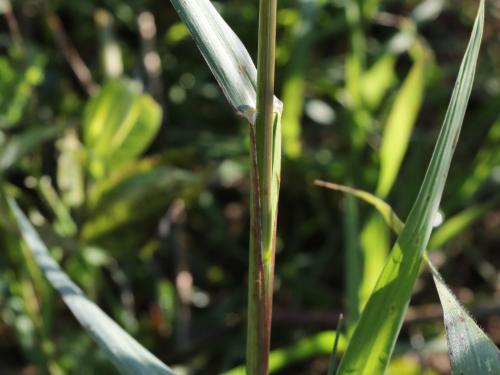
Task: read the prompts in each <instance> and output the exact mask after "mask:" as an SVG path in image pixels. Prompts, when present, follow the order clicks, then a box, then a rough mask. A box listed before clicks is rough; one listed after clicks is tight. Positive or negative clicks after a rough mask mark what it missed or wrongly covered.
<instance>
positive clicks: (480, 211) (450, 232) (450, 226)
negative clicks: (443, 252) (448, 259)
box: [429, 195, 500, 250]
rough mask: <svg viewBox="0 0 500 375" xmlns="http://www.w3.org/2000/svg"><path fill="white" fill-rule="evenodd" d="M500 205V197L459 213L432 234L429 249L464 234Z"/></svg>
mask: <svg viewBox="0 0 500 375" xmlns="http://www.w3.org/2000/svg"><path fill="white" fill-rule="evenodd" d="M499 203H500V195H497V196H496V197H494V198H492V199H491V200H489V201H488V202H485V203H481V204H476V205H474V206H471V207H468V208H466V209H465V210H463V211H461V212H459V213H458V214H456V215H455V216H452V217H450V218H449V219H447V220H446V221H445V222H444V223H443V224H442V225H440V226H439V227H438V228H437V229H436V230H435V231H434V233H433V234H432V236H431V239H430V241H429V249H430V250H433V249H437V248H439V247H441V246H443V245H444V244H445V243H447V242H448V241H450V240H451V239H452V238H454V237H456V236H457V235H458V234H460V233H462V232H463V231H464V230H465V229H466V228H467V227H469V226H470V225H472V224H473V223H474V222H475V221H477V220H479V219H480V218H481V217H483V216H484V215H485V214H486V213H487V212H489V211H491V209H493V208H494V207H495V206H496V205H498V204H499Z"/></svg>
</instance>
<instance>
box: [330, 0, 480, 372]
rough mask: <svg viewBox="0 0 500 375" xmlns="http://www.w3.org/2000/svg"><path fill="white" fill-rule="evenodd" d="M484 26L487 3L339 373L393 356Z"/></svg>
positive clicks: (375, 368)
mask: <svg viewBox="0 0 500 375" xmlns="http://www.w3.org/2000/svg"><path fill="white" fill-rule="evenodd" d="M483 23H484V1H481V5H480V8H479V11H478V15H477V17H476V21H475V24H474V28H473V30H472V35H471V39H470V42H469V45H468V47H467V50H466V52H465V56H464V59H463V62H462V65H461V67H460V71H459V74H458V78H457V82H456V84H455V88H454V90H453V94H452V98H451V101H450V105H449V107H448V111H447V113H446V116H445V119H444V123H443V127H442V129H441V132H440V134H439V137H438V140H437V143H436V147H435V151H434V153H433V155H432V159H431V162H430V164H429V167H428V170H427V173H426V175H425V178H424V181H423V184H422V187H421V189H420V192H419V194H418V197H417V199H416V202H415V204H414V206H413V208H412V209H411V211H410V214H409V216H408V219H407V223H406V226H405V227H404V229H403V231H402V232H401V235H400V236H399V238H398V240H397V242H396V244H395V245H394V248H393V250H392V252H391V254H390V256H389V259H388V261H387V263H386V265H385V267H384V269H383V270H382V273H381V275H380V278H379V280H378V281H377V284H376V286H375V289H374V291H373V293H372V295H371V297H370V299H369V300H368V302H367V304H366V307H365V309H364V311H363V313H362V315H361V318H360V320H359V322H358V324H357V326H356V329H355V331H354V333H353V335H352V337H351V340H350V342H349V346H348V348H347V350H346V353H345V355H344V357H343V359H342V362H341V364H340V367H339V370H338V372H337V373H338V374H353V373H355V374H359V375H379V374H380V375H381V374H383V373H384V372H385V370H386V368H387V365H388V363H389V360H390V358H391V356H392V352H393V349H394V345H395V343H396V339H397V336H398V334H399V331H400V329H401V325H402V321H403V317H404V314H405V312H406V309H407V307H408V303H409V300H410V297H411V292H412V289H413V285H414V284H415V281H416V278H417V276H418V273H419V269H420V264H421V261H422V254H423V251H424V250H425V248H426V246H427V243H428V241H429V237H430V234H431V230H432V222H433V219H434V216H435V214H436V212H437V210H438V207H439V204H440V201H441V197H442V193H443V189H444V185H445V182H446V177H447V174H448V171H449V167H450V164H451V159H452V156H453V152H454V149H455V146H456V144H457V141H458V137H459V134H460V129H461V126H462V122H463V118H464V115H465V110H466V107H467V103H468V100H469V96H470V92H471V90H472V83H473V80H474V74H475V67H476V63H477V58H478V55H479V47H480V44H481V37H482V31H483Z"/></svg>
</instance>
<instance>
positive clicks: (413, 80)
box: [377, 53, 426, 197]
mask: <svg viewBox="0 0 500 375" xmlns="http://www.w3.org/2000/svg"><path fill="white" fill-rule="evenodd" d="M421 55H422V57H420V59H419V60H417V61H416V62H415V63H414V65H413V67H412V69H411V70H410V72H409V73H408V76H407V77H406V79H405V81H404V83H403V85H402V86H401V88H400V90H399V92H398V94H397V95H396V99H395V101H394V104H393V105H392V108H391V110H390V113H389V117H388V118H387V122H386V124H385V128H384V134H383V137H382V145H381V147H380V176H379V181H378V187H377V195H379V196H381V197H386V196H387V194H388V193H389V191H390V190H391V188H392V185H393V184H394V181H395V180H396V176H397V174H398V171H399V168H400V166H401V162H402V161H403V156H404V154H405V153H406V149H407V147H408V143H409V141H410V135H411V132H412V130H413V126H414V125H415V122H416V120H417V115H418V112H419V110H420V107H421V106H422V98H423V93H424V87H425V64H426V59H425V58H424V56H425V54H424V53H422V54H421Z"/></svg>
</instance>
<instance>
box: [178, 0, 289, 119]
mask: <svg viewBox="0 0 500 375" xmlns="http://www.w3.org/2000/svg"><path fill="white" fill-rule="evenodd" d="M171 3H172V5H173V6H174V8H175V10H176V11H177V13H178V14H179V17H180V18H181V20H182V21H183V22H184V23H185V24H186V26H187V27H188V29H189V31H190V32H191V35H192V36H193V38H194V40H195V42H196V45H197V46H198V48H199V50H200V51H201V53H202V55H203V57H204V59H205V61H206V62H207V64H208V66H209V68H210V70H211V71H212V73H213V75H214V76H215V79H216V80H217V82H218V83H219V85H220V87H221V88H222V91H223V92H224V95H225V96H226V98H227V100H228V101H229V103H230V104H231V105H232V107H233V109H234V110H235V111H236V112H237V113H238V114H240V115H242V116H244V117H246V118H247V119H248V121H249V122H251V123H254V122H255V120H254V115H255V109H256V106H257V93H256V88H257V69H256V68H255V65H254V63H253V61H252V59H251V57H250V55H249V53H248V51H247V50H246V48H245V46H244V45H243V43H242V42H241V40H240V39H239V38H238V36H237V35H236V34H235V33H234V31H233V30H232V29H231V28H230V27H229V26H228V24H227V23H226V21H224V19H223V18H222V17H221V15H220V14H219V13H218V12H217V10H216V9H215V7H214V6H213V5H212V3H211V2H210V1H209V0H196V1H191V0H189V1H186V0H171ZM274 102H275V107H276V106H277V107H278V108H279V110H277V112H280V113H281V102H279V100H277V99H276V98H275V99H274Z"/></svg>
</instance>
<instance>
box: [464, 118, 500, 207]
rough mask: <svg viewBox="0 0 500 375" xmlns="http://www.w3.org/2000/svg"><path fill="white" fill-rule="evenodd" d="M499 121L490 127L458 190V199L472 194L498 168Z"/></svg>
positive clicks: (499, 145)
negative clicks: (470, 168) (469, 171)
mask: <svg viewBox="0 0 500 375" xmlns="http://www.w3.org/2000/svg"><path fill="white" fill-rule="evenodd" d="M499 147H500V119H498V120H497V121H495V123H494V124H493V125H492V126H491V128H490V130H489V132H488V134H487V136H486V139H485V140H484V142H483V144H482V146H481V148H480V150H479V152H478V154H477V156H476V158H475V159H474V162H473V167H472V171H471V173H469V174H467V179H465V181H464V182H463V185H462V186H461V188H460V191H459V193H460V197H461V199H465V198H466V197H470V196H471V195H472V194H474V193H475V192H476V191H477V189H478V188H479V187H480V186H481V184H482V183H484V182H485V181H486V180H488V178H489V177H490V176H491V174H492V172H493V169H494V168H495V167H497V166H500V152H498V149H499Z"/></svg>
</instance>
